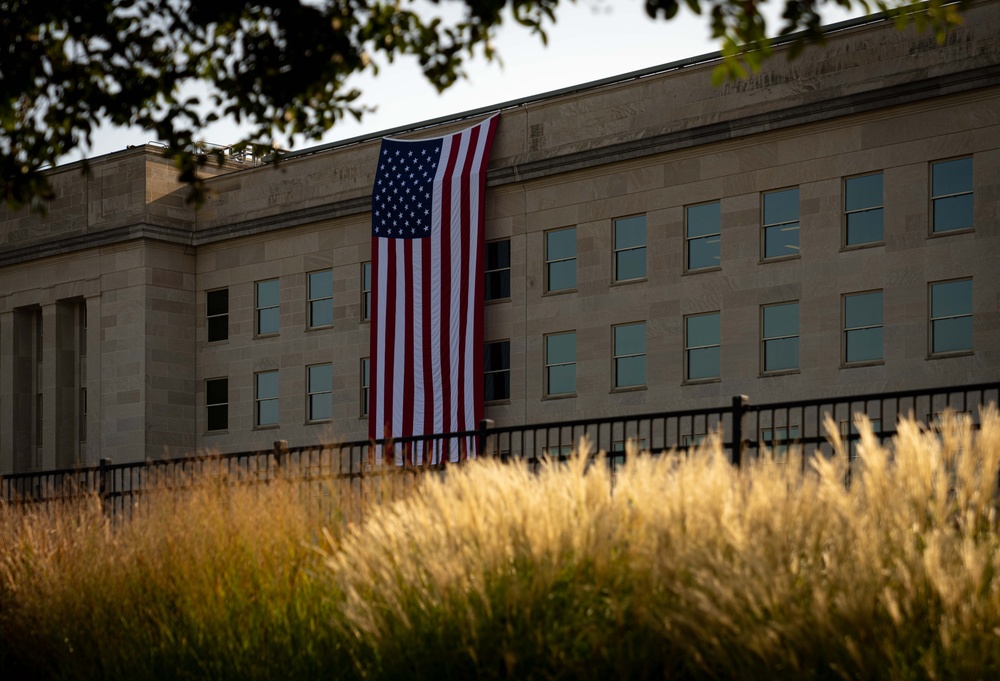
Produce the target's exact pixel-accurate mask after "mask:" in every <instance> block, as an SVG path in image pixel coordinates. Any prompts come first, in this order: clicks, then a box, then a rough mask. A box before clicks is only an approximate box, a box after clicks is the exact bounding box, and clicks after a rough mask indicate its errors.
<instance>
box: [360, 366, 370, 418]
mask: <svg viewBox="0 0 1000 681" xmlns="http://www.w3.org/2000/svg"><path fill="white" fill-rule="evenodd" d="M368 367H369V362H368V358H367V357H362V358H361V418H367V417H368V386H369V385H371V383H370V380H371V379H370V375H371V371H370V370H369V368H368Z"/></svg>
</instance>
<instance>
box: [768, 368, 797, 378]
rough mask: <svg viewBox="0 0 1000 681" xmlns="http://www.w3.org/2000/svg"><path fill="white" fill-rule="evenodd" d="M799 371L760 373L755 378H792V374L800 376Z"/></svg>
mask: <svg viewBox="0 0 1000 681" xmlns="http://www.w3.org/2000/svg"><path fill="white" fill-rule="evenodd" d="M801 373H802V370H801V369H782V370H780V371H762V372H760V373H759V374H757V378H771V377H773V376H792V375H794V374H801Z"/></svg>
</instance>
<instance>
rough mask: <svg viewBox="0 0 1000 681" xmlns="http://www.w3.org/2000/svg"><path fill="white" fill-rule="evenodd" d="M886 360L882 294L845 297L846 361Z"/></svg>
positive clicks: (855, 294) (874, 293) (873, 292)
mask: <svg viewBox="0 0 1000 681" xmlns="http://www.w3.org/2000/svg"><path fill="white" fill-rule="evenodd" d="M880 359H882V292H881V291H872V292H871V293H853V294H851V295H846V296H844V362H845V363H846V364H853V363H855V362H875V361H878V360H880Z"/></svg>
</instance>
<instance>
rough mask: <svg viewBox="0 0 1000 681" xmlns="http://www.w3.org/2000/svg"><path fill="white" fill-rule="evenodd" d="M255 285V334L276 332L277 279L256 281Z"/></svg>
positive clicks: (262, 334)
mask: <svg viewBox="0 0 1000 681" xmlns="http://www.w3.org/2000/svg"><path fill="white" fill-rule="evenodd" d="M256 287H257V335H258V336H264V335H267V334H270V333H278V303H279V293H278V280H277V279H268V280H267V281H258V282H257V284H256Z"/></svg>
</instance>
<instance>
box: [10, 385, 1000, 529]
mask: <svg viewBox="0 0 1000 681" xmlns="http://www.w3.org/2000/svg"><path fill="white" fill-rule="evenodd" d="M998 403H1000V382H992V383H981V384H977V385H964V386H951V387H943V388H931V389H925V390H909V391H897V392H885V393H875V394H865V395H853V396H846V397H831V398H821V399H815V400H799V401H794V402H773V403H768V404H760V405H755V404H752V403H751V402H750V400H749V398H748V397H746V396H745V395H737V396H735V397H733V398H732V401H731V403H730V404H729V405H726V406H721V407H717V408H707V409H689V410H684V411H671V412H657V413H649V414H639V415H629V416H616V417H606V418H593V419H580V420H576V421H561V422H558V423H540V424H528V425H516V426H494V425H493V424H492V422H490V421H483V422H482V423H480V425H479V428H478V429H477V430H474V431H465V432H457V433H446V434H439V435H425V436H419V437H407V438H398V439H395V440H391V441H390V440H376V441H369V440H364V441H357V442H345V443H339V444H324V445H314V446H308V447H296V448H289V447H287V446H286V445H285V443H284V442H283V441H279V442H276V443H275V446H274V447H273V448H272V449H269V450H261V451H252V452H239V453H232V454H210V455H204V456H189V457H178V458H170V459H160V460H147V461H143V462H135V463H113V462H112V461H111V460H110V459H102V460H101V462H100V463H99V464H98V465H96V466H80V467H75V468H65V469H59V470H49V471H36V472H28V473H15V474H10V475H6V476H2V477H0V499H2V501H3V502H5V503H7V504H11V505H30V506H36V505H47V504H55V503H59V502H63V501H67V500H71V499H77V498H79V497H80V496H81V495H89V494H97V495H99V496H100V498H101V499H102V500H103V503H104V506H105V509H106V511H107V512H108V513H109V514H110V515H111V516H112V517H121V518H128V517H131V516H132V515H133V514H135V513H136V512H139V511H140V510H141V506H142V500H143V498H144V496H145V495H147V494H149V493H150V492H151V491H153V490H161V489H164V488H168V489H183V488H187V487H189V486H190V485H192V484H193V483H192V481H195V480H197V481H205V480H206V479H208V480H218V481H222V482H225V483H227V484H240V483H242V484H269V483H270V482H271V481H275V480H279V479H281V480H291V481H293V482H295V483H297V484H298V485H299V489H300V493H301V494H302V495H305V496H306V497H307V498H309V499H311V500H315V501H317V502H318V503H319V504H321V505H322V504H323V503H324V500H332V499H337V500H338V502H337V503H339V504H340V509H341V512H343V509H344V508H346V509H347V513H348V514H349V515H352V516H357V515H358V514H359V513H360V509H361V508H363V507H364V505H365V503H366V502H370V501H371V499H372V498H373V497H377V498H379V499H386V498H391V496H392V495H393V494H396V493H397V491H401V490H405V489H406V486H407V484H409V481H411V480H412V478H413V476H414V475H415V474H418V473H423V472H427V471H439V472H442V474H443V471H445V470H446V468H447V466H448V465H449V464H450V463H456V462H461V461H464V460H465V459H466V458H468V456H469V455H470V453H473V452H475V453H478V455H480V456H487V457H498V458H500V459H501V460H503V461H505V462H508V463H517V462H520V463H523V464H525V465H528V466H530V467H532V468H537V467H538V466H539V465H540V464H541V462H542V461H543V460H545V459H546V458H558V459H563V458H565V457H567V456H568V455H569V454H570V452H571V451H572V450H573V449H575V448H576V446H577V444H578V443H579V441H580V439H581V438H584V437H585V438H588V439H589V441H590V443H591V446H592V448H593V450H594V451H601V452H604V456H605V457H606V458H607V461H608V465H610V466H611V467H612V469H613V470H614V469H615V468H617V467H618V466H620V465H622V464H624V462H625V459H626V457H627V456H628V450H629V447H628V444H629V442H633V443H634V444H635V445H637V446H638V448H639V449H640V450H649V451H652V452H654V453H657V452H662V451H665V450H670V449H676V450H680V451H686V450H688V449H691V448H693V447H695V446H697V445H698V444H700V443H701V441H702V440H703V439H704V438H705V437H707V436H708V435H709V434H711V433H719V436H720V437H721V439H722V443H723V447H724V449H725V451H726V452H727V453H728V455H729V457H730V460H731V461H732V462H733V464H734V465H737V466H739V465H742V463H743V462H744V461H746V460H748V459H750V458H757V457H760V456H764V455H768V456H771V457H773V458H774V459H776V460H779V461H780V460H782V459H784V458H786V457H787V455H788V452H789V448H790V447H791V446H802V447H803V448H804V450H805V451H807V452H808V453H809V454H808V456H816V455H823V456H830V455H832V454H833V449H832V447H831V446H830V445H829V443H828V442H827V441H826V436H825V433H824V430H823V424H824V421H825V419H826V417H827V416H829V417H831V418H832V419H833V421H834V422H835V423H836V424H837V427H838V428H840V434H841V436H842V438H843V439H844V440H845V441H847V443H848V446H849V451H850V454H851V456H852V458H853V456H854V453H855V451H856V446H857V445H856V443H857V441H858V438H859V435H858V432H857V430H856V429H855V427H854V425H853V419H854V416H855V415H857V414H864V415H866V416H867V417H868V418H869V419H870V420H871V422H872V426H873V429H874V431H875V433H876V435H877V436H879V437H880V438H882V439H883V440H884V439H888V438H891V437H892V436H893V435H894V434H895V433H896V430H897V426H898V424H899V422H900V420H901V419H903V418H905V417H913V418H915V419H917V420H918V421H920V422H922V423H924V424H926V425H927V426H928V427H933V425H934V422H935V421H936V420H937V419H938V418H939V417H940V416H941V415H942V414H943V413H945V412H947V411H952V412H959V413H968V415H969V416H970V418H971V419H972V422H973V424H974V425H977V426H978V423H979V418H980V415H979V411H980V408H981V407H985V406H987V405H990V404H992V405H994V407H995V406H996V405H997V404H998ZM808 456H807V457H803V458H802V462H803V465H805V462H806V461H807V460H808ZM400 476H402V477H400ZM388 479H391V480H393V484H392V485H389V484H385V483H386V481H387V480H388ZM400 482H402V484H400ZM386 495H389V496H386ZM345 499H346V501H347V503H346V506H345V504H344V500H345ZM331 503H332V502H331Z"/></svg>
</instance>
